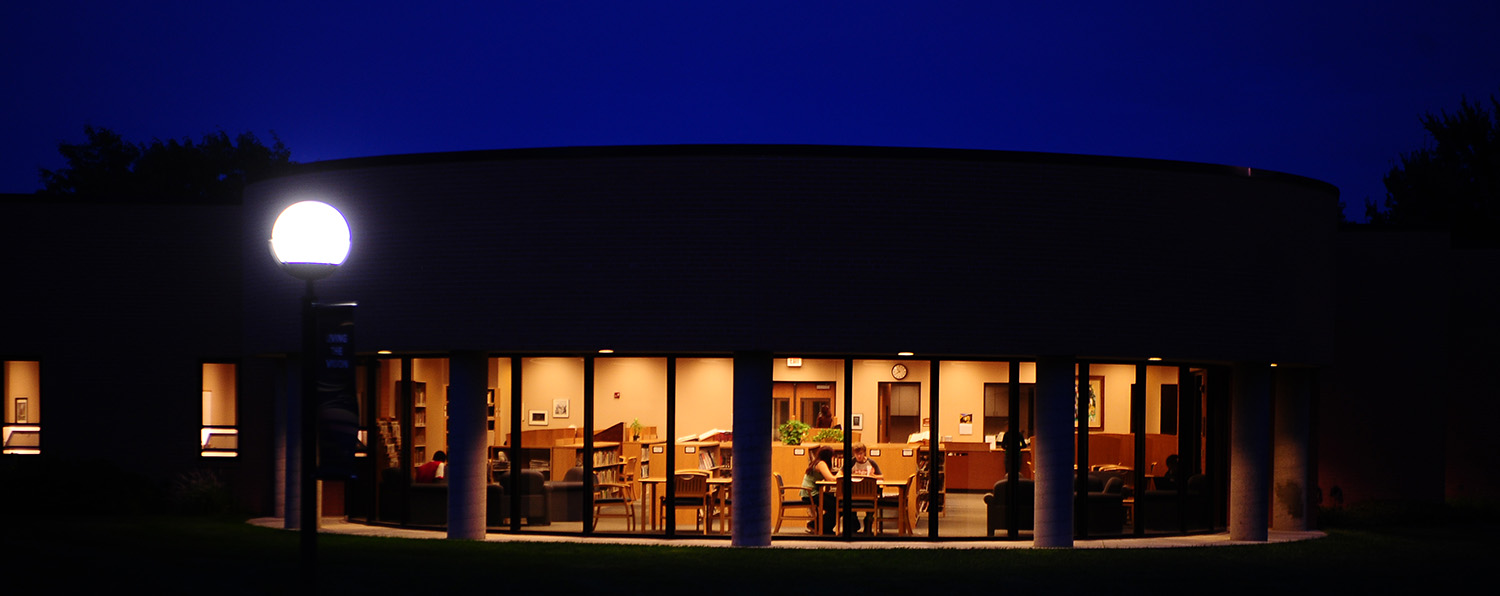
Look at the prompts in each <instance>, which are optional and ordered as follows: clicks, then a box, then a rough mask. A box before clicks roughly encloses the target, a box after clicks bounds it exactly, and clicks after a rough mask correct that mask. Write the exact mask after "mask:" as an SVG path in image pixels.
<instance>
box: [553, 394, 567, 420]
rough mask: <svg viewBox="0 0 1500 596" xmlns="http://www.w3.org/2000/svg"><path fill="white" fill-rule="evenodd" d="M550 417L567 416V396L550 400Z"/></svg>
mask: <svg viewBox="0 0 1500 596" xmlns="http://www.w3.org/2000/svg"><path fill="white" fill-rule="evenodd" d="M552 417H553V418H567V417H568V400H567V398H563V399H554V400H552Z"/></svg>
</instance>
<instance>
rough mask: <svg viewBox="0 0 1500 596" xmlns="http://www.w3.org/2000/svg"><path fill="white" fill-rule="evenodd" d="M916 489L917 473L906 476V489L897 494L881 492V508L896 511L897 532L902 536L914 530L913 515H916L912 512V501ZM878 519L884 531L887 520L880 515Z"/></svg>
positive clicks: (882, 531) (881, 529)
mask: <svg viewBox="0 0 1500 596" xmlns="http://www.w3.org/2000/svg"><path fill="white" fill-rule="evenodd" d="M916 490H917V475H916V474H912V475H910V476H907V477H906V489H905V490H901V491H899V492H897V493H896V494H885V493H884V492H882V493H881V494H880V508H881V509H886V508H891V509H893V510H894V511H895V512H896V519H897V521H896V533H897V534H900V535H902V536H906V535H908V534H911V531H912V517H914V516H913V515H912V514H911V504H910V501H911V500H912V494H913V493H914V492H915V491H916ZM902 497H905V498H902ZM876 519H877V520H878V521H877V522H876V523H877V524H879V525H878V526H877V527H879V528H880V531H881V533H884V532H885V520H884V519H883V518H879V517H877V518H876Z"/></svg>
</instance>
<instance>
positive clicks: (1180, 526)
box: [1135, 474, 1213, 532]
mask: <svg viewBox="0 0 1500 596" xmlns="http://www.w3.org/2000/svg"><path fill="white" fill-rule="evenodd" d="M1211 499H1212V496H1211V495H1210V494H1209V485H1208V477H1207V476H1204V475H1203V474H1195V475H1193V476H1191V477H1189V478H1188V481H1187V486H1186V487H1185V490H1183V491H1181V492H1178V491H1176V490H1148V491H1146V492H1144V493H1141V494H1139V495H1136V498H1135V519H1136V520H1137V521H1136V523H1141V524H1145V527H1146V531H1147V532H1181V531H1184V530H1186V531H1195V530H1207V529H1210V528H1212V526H1213V523H1212V522H1213V520H1212V515H1213V512H1212V506H1211V505H1212V503H1211Z"/></svg>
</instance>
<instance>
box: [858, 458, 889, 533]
mask: <svg viewBox="0 0 1500 596" xmlns="http://www.w3.org/2000/svg"><path fill="white" fill-rule="evenodd" d="M853 449H854V466H853V467H852V468H851V471H852V472H853V473H854V475H855V476H868V477H870V478H877V479H878V478H884V477H885V476H884V475H882V474H881V473H880V464H879V463H876V462H875V460H873V459H870V450H869V448H868V447H866V446H865V444H864V443H855V444H854V447H853ZM875 523H876V522H875V512H873V511H866V512H865V525H864V529H863V530H861V532H862V533H864V534H870V533H872V532H874V531H875Z"/></svg>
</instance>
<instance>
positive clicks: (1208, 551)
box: [0, 508, 1497, 596]
mask: <svg viewBox="0 0 1500 596" xmlns="http://www.w3.org/2000/svg"><path fill="white" fill-rule="evenodd" d="M1484 511H1485V510H1473V509H1464V510H1454V509H1452V508H1445V509H1443V510H1440V511H1433V512H1424V513H1423V514H1420V515H1416V516H1412V515H1410V514H1403V515H1399V516H1389V515H1380V516H1374V517H1366V518H1361V517H1359V516H1350V515H1345V516H1343V518H1342V519H1338V520H1337V521H1338V523H1339V524H1340V527H1337V528H1331V529H1328V532H1329V536H1328V537H1327V538H1324V539H1319V540H1312V541H1305V542H1297V543H1286V544H1268V545H1255V546H1232V547H1211V548H1176V549H1108V550H1096V549H1076V550H954V549H887V550H859V551H849V550H837V549H820V550H801V549H798V550H785V549H730V548H685V547H670V546H651V547H633V546H614V545H602V544H537V543H521V544H515V543H510V544H499V543H478V542H455V541H446V540H405V539H393V538H365V537H354V536H337V535H323V536H320V542H319V546H320V549H319V552H320V562H321V563H320V565H321V574H320V580H321V581H320V587H321V588H322V589H321V590H320V591H322V592H325V593H329V594H354V595H366V594H435V593H470V594H488V593H523V594H532V593H536V594H540V593H547V594H578V593H592V594H638V593H640V594H704V595H715V594H759V595H762V596H764V595H767V594H799V595H807V594H821V593H835V592H834V591H835V590H837V591H838V592H836V593H849V594H893V593H919V592H924V591H929V590H930V589H932V588H933V587H937V588H940V589H943V590H965V591H973V592H974V593H995V592H1011V593H1020V594H1036V595H1041V594H1055V593H1064V594H1069V593H1077V594H1106V595H1110V596H1115V595H1119V594H1153V595H1160V594H1172V593H1178V592H1179V591H1190V592H1192V593H1210V594H1251V593H1253V594H1261V595H1265V594H1304V593H1307V594H1315V593H1316V594H1342V593H1354V594H1390V593H1398V592H1399V591H1406V590H1420V591H1421V592H1431V591H1434V590H1438V591H1439V592H1438V593H1441V591H1442V590H1445V589H1448V588H1457V587H1459V586H1464V585H1469V584H1471V583H1472V582H1473V581H1474V580H1475V578H1477V577H1481V576H1488V575H1489V573H1488V572H1489V571H1492V567H1493V566H1494V565H1495V563H1494V555H1495V552H1496V549H1495V548H1494V547H1493V546H1491V545H1493V544H1494V532H1495V530H1496V529H1497V525H1496V523H1495V518H1494V516H1493V515H1490V514H1488V513H1485V512H1484ZM11 517H12V519H9V520H7V521H6V523H5V526H4V528H3V538H0V570H3V574H0V586H3V588H0V589H3V591H4V592H5V593H8V594H27V595H35V594H76V593H98V592H102V591H105V590H109V591H110V592H121V591H125V592H127V593H134V592H138V591H149V593H153V594H190V593H191V594H204V595H222V594H281V593H295V592H296V591H297V586H298V565H297V563H298V544H299V543H298V536H297V534H296V533H295V532H288V531H284V530H274V529H266V528H260V527H254V526H250V525H248V524H246V523H244V522H243V521H241V520H237V519H223V518H206V517H185V516H101V517H74V516H50V517H42V518H19V517H18V516H14V515H12V516H11ZM509 581H520V582H522V584H521V585H520V586H521V587H520V589H519V590H512V589H509V586H507V582H509ZM433 590H438V591H436V592H434V591H433Z"/></svg>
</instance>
